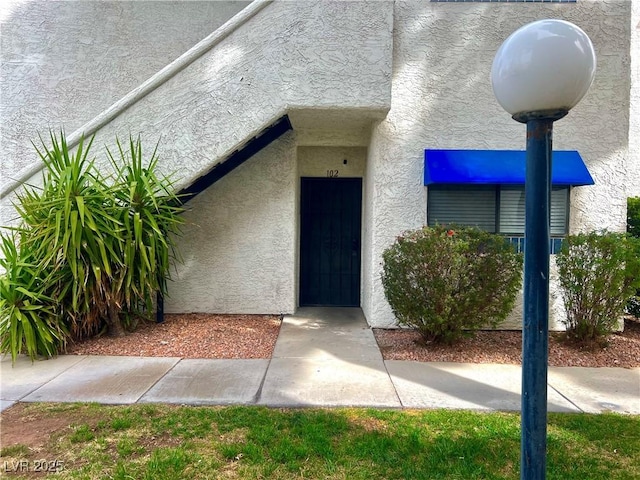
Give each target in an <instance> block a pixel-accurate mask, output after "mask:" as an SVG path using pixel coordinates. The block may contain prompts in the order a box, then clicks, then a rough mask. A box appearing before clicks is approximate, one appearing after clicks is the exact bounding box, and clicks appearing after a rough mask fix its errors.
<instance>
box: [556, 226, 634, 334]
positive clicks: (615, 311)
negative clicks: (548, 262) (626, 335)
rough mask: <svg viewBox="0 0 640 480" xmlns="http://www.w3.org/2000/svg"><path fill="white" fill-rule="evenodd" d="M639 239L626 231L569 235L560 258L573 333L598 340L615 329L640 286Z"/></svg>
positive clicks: (557, 260)
mask: <svg viewBox="0 0 640 480" xmlns="http://www.w3.org/2000/svg"><path fill="white" fill-rule="evenodd" d="M637 248H638V240H637V239H635V238H633V237H631V236H629V235H625V234H623V233H611V232H591V233H581V234H578V235H570V236H568V237H567V238H566V240H565V242H564V244H563V247H562V250H561V252H560V253H559V254H558V255H557V257H556V262H557V265H558V275H559V279H560V287H561V291H562V298H563V300H564V305H565V309H566V319H565V321H564V323H565V325H566V327H567V334H568V336H569V337H571V338H574V339H576V340H578V341H583V342H590V341H597V340H599V339H600V338H601V337H603V336H604V335H607V334H608V333H610V332H612V331H613V330H614V329H615V327H616V325H617V323H618V320H619V319H620V317H621V316H622V314H623V313H624V309H625V304H626V302H627V300H628V299H629V297H631V295H632V294H633V292H635V290H636V288H637V286H638V278H639V277H638V273H640V259H638V257H637V255H636V252H637Z"/></svg>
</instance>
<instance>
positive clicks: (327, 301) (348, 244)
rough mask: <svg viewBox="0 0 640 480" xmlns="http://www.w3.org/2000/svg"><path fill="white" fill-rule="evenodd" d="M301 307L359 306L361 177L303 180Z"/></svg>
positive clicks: (301, 209) (301, 196)
mask: <svg viewBox="0 0 640 480" xmlns="http://www.w3.org/2000/svg"><path fill="white" fill-rule="evenodd" d="M300 200H301V206H300V215H301V221H300V225H301V226H300V305H301V306H311V305H323V306H343V307H359V306H360V224H361V210H362V179H361V178H302V184H301V191H300Z"/></svg>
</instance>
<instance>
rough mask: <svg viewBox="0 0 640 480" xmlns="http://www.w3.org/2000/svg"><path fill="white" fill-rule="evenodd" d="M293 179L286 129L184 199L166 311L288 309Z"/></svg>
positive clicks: (292, 282) (292, 292) (292, 283)
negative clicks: (181, 229)
mask: <svg viewBox="0 0 640 480" xmlns="http://www.w3.org/2000/svg"><path fill="white" fill-rule="evenodd" d="M297 182H298V178H297V165H296V147H295V139H294V134H293V133H291V132H290V133H288V134H285V135H284V136H283V137H281V138H280V139H279V140H277V141H276V142H274V143H272V144H271V145H269V146H268V147H267V148H265V149H264V150H262V151H261V152H259V153H258V154H257V155H255V156H254V157H252V158H251V159H249V160H247V161H246V162H245V163H244V164H242V165H241V166H239V167H238V168H236V169H235V170H234V171H233V172H231V173H230V174H228V175H227V176H225V177H224V178H222V179H221V180H220V181H218V182H217V183H215V184H214V185H213V186H211V187H210V188H208V189H207V190H205V191H204V192H203V193H201V194H200V195H199V196H197V197H196V198H195V199H193V200H192V201H190V202H189V203H188V207H189V211H188V212H187V213H186V214H185V220H186V222H187V223H186V225H185V228H184V232H183V236H182V237H181V238H180V239H179V246H180V251H181V252H182V254H181V255H182V258H183V263H179V264H178V265H177V273H176V274H174V275H173V279H172V281H171V282H170V284H169V298H168V299H167V300H166V302H165V309H166V311H167V312H213V313H292V312H293V311H294V310H295V305H296V301H295V299H296V295H297V289H296V278H295V271H296V252H297V222H296V211H297V193H296V192H297V188H296V185H297Z"/></svg>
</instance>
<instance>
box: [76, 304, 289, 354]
mask: <svg viewBox="0 0 640 480" xmlns="http://www.w3.org/2000/svg"><path fill="white" fill-rule="evenodd" d="M280 323H281V319H280V317H279V316H278V315H214V314H208V313H187V314H180V315H176V314H167V315H165V321H164V322H163V323H160V324H157V323H150V322H149V323H143V324H141V325H140V326H138V328H137V329H136V330H135V331H134V332H132V333H130V334H128V335H127V336H126V337H121V338H112V337H107V336H101V337H97V338H93V339H91V340H87V341H84V342H82V343H77V344H73V345H71V346H69V347H68V348H67V353H68V354H73V355H131V356H138V357H180V358H271V354H272V353H273V348H274V346H275V343H276V339H277V338H278V333H279V332H280Z"/></svg>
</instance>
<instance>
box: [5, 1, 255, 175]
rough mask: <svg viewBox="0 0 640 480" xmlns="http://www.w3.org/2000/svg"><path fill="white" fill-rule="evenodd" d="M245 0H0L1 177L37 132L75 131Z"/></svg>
mask: <svg viewBox="0 0 640 480" xmlns="http://www.w3.org/2000/svg"><path fill="white" fill-rule="evenodd" d="M249 3H250V2H247V1H244V2H241V1H216V2H210V1H187V2H179V1H101V2H97V1H55V2H53V1H43V0H5V1H3V2H1V5H0V35H1V36H0V64H1V68H0V98H1V100H0V118H2V124H3V125H2V129H1V130H0V144H2V149H1V151H0V165H1V173H2V174H1V175H0V185H2V184H4V183H5V182H6V181H8V179H9V177H11V176H12V175H14V174H15V173H17V172H19V171H21V170H22V169H24V168H26V167H28V166H29V164H30V163H31V162H32V161H33V158H34V157H33V155H32V151H33V147H32V146H31V143H30V141H31V140H36V139H37V136H38V134H42V135H44V136H45V137H46V136H47V135H48V131H49V129H54V130H56V131H59V130H60V129H62V128H64V129H65V130H66V132H67V133H71V132H73V131H74V130H75V129H77V128H79V127H80V126H81V125H83V124H84V123H85V122H87V121H88V120H90V119H91V118H93V117H94V116H96V115H97V114H99V113H100V112H101V111H102V110H104V109H106V108H107V107H109V106H110V105H111V104H112V103H114V102H115V101H117V100H119V99H120V98H121V97H122V96H124V95H125V94H126V93H127V92H129V91H130V90H132V89H133V88H135V87H137V86H138V85H139V84H140V83H142V82H143V81H144V80H146V79H147V78H149V77H150V76H151V75H153V74H154V73H156V72H157V71H158V70H160V69H161V68H163V67H164V66H166V65H167V64H168V63H170V62H171V61H173V60H175V59H176V58H177V57H179V56H180V55H182V54H183V53H184V52H186V51H187V50H188V49H189V48H191V47H192V46H193V45H195V44H196V43H197V42H199V41H200V40H202V39H203V38H204V37H206V36H207V35H209V34H210V33H211V32H213V31H214V30H216V29H217V28H218V27H219V26H220V25H222V24H223V23H224V22H226V21H227V20H228V19H229V18H231V17H232V16H233V15H235V14H236V13H237V12H238V11H240V10H241V9H242V8H244V7H245V6H246V5H248V4H249ZM133 130H134V131H135V129H133Z"/></svg>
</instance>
